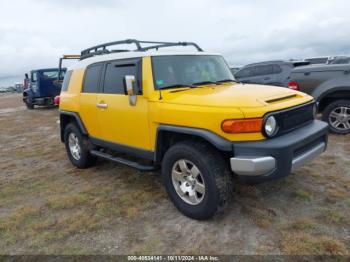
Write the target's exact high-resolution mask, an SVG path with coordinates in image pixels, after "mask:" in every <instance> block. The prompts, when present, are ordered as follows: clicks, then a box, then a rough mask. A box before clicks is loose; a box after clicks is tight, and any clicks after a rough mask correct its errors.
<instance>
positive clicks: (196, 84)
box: [192, 81, 217, 86]
mask: <svg viewBox="0 0 350 262" xmlns="http://www.w3.org/2000/svg"><path fill="white" fill-rule="evenodd" d="M216 84H217V83H216V82H213V81H202V82H197V83H193V84H192V85H194V86H201V85H216Z"/></svg>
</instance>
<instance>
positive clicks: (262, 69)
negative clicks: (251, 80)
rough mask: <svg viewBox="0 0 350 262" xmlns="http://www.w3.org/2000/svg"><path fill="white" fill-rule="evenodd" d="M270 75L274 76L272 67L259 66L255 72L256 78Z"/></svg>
mask: <svg viewBox="0 0 350 262" xmlns="http://www.w3.org/2000/svg"><path fill="white" fill-rule="evenodd" d="M270 74H273V67H272V65H264V66H257V67H256V68H255V70H254V75H256V76H262V75H270Z"/></svg>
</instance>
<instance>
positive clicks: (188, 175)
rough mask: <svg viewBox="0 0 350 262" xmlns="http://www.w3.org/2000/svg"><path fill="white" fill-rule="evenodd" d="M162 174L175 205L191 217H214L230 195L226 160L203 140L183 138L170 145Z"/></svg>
mask: <svg viewBox="0 0 350 262" xmlns="http://www.w3.org/2000/svg"><path fill="white" fill-rule="evenodd" d="M162 176H163V180H164V185H165V188H166V190H167V192H168V194H169V196H170V199H171V200H172V202H173V203H174V205H175V206H176V207H177V208H178V209H179V210H180V211H181V212H182V213H183V214H185V215H186V216H188V217H191V218H194V219H198V220H204V219H208V218H211V217H213V216H214V215H215V214H216V213H217V212H218V211H220V210H223V208H224V207H225V206H226V204H227V203H228V201H229V200H230V198H231V196H232V192H233V178H232V174H231V172H230V171H229V168H228V165H227V163H226V162H225V161H224V159H223V158H222V156H221V155H220V154H219V153H218V152H216V151H215V150H214V149H213V148H212V147H211V146H209V145H207V144H204V143H200V142H192V141H185V142H180V143H177V144H175V145H174V146H172V147H171V148H170V149H169V150H168V151H167V152H166V154H165V156H164V159H163V163H162Z"/></svg>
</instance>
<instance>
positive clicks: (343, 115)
mask: <svg viewBox="0 0 350 262" xmlns="http://www.w3.org/2000/svg"><path fill="white" fill-rule="evenodd" d="M329 123H330V125H331V126H332V127H333V128H335V129H338V130H341V131H348V130H350V108H349V107H345V106H340V107H337V108H335V109H333V110H332V112H331V113H330V115H329Z"/></svg>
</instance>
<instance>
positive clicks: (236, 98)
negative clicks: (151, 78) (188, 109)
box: [157, 84, 306, 108]
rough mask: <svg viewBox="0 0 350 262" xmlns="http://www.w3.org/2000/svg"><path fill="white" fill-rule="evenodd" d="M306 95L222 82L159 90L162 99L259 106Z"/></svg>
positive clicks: (214, 104)
mask: <svg viewBox="0 0 350 262" xmlns="http://www.w3.org/2000/svg"><path fill="white" fill-rule="evenodd" d="M304 96H306V95H304V94H302V93H300V92H296V91H293V90H291V89H288V88H284V87H276V86H266V85H255V84H223V85H212V86H203V87H198V88H193V89H187V88H181V89H170V90H164V91H162V100H161V101H162V102H163V103H172V104H181V105H195V106H207V107H208V106H211V107H231V108H232V107H236V108H237V107H239V108H241V107H244V108H249V107H262V106H267V105H269V104H270V103H276V102H279V101H283V100H290V99H293V98H298V97H304ZM157 100H158V99H157Z"/></svg>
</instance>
